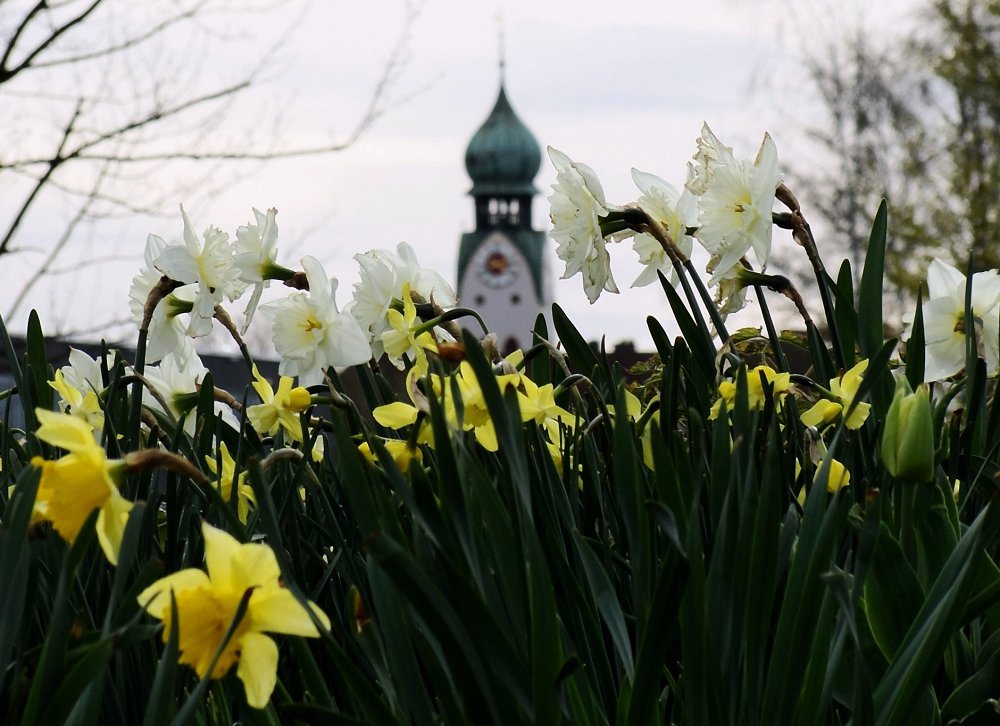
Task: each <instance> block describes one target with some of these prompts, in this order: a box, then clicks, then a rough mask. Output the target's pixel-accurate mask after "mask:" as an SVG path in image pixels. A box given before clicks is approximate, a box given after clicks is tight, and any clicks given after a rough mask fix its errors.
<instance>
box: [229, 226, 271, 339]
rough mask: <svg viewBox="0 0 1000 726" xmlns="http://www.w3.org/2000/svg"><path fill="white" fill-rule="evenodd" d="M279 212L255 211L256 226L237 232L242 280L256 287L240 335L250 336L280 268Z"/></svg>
mask: <svg viewBox="0 0 1000 726" xmlns="http://www.w3.org/2000/svg"><path fill="white" fill-rule="evenodd" d="M277 214H278V210H277V209H274V208H273V207H272V208H271V209H268V210H267V214H263V213H261V212H260V210H258V209H254V210H253V216H254V219H255V220H256V224H246V225H243V226H242V227H240V228H239V229H237V230H236V257H235V263H236V268H237V270H239V275H240V279H241V280H242V281H243V282H245V283H247V284H250V285H253V293H251V295H250V300H249V301H248V302H247V306H246V309H244V311H243V316H244V320H243V325H242V326H241V328H240V333H246V331H247V328H249V327H250V321H251V320H252V319H253V316H254V313H255V312H256V311H257V305H258V303H260V296H261V294H262V293H263V292H264V288H265V287H267V286H268V285H269V284H270V282H271V277H270V275H271V274H272V271H273V270H274V269H275V268H276V260H277V259H278V223H277V221H276V220H275V216H276V215H277Z"/></svg>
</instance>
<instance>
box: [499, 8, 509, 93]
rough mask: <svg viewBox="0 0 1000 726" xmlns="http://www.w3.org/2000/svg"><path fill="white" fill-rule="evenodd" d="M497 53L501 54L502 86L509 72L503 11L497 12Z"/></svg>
mask: <svg viewBox="0 0 1000 726" xmlns="http://www.w3.org/2000/svg"><path fill="white" fill-rule="evenodd" d="M497 51H498V53H499V59H498V60H499V65H500V85H501V86H502V85H503V84H504V80H505V79H504V76H505V74H506V70H507V51H506V48H505V47H504V32H503V11H502V10H498V11H497Z"/></svg>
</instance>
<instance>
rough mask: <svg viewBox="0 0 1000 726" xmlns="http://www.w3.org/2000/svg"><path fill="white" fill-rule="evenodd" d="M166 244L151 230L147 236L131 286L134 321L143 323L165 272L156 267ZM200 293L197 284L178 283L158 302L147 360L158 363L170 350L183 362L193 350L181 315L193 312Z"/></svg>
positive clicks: (148, 343)
mask: <svg viewBox="0 0 1000 726" xmlns="http://www.w3.org/2000/svg"><path fill="white" fill-rule="evenodd" d="M166 248H167V243H166V241H165V240H163V238H161V237H157V236H156V235H155V234H151V235H149V236H148V237H147V238H146V249H145V251H144V253H143V257H144V264H143V266H142V267H141V268H140V269H139V273H138V274H137V275H136V276H135V277H133V278H132V286H131V287H130V288H129V309H130V310H131V312H132V320H133V321H135V324H136V325H137V326H138V325H142V319H143V315H144V311H145V307H146V301H147V300H148V299H149V294H150V292H152V290H153V288H154V287H155V286H156V284H157V283H158V282H159V281H160V278H161V277H162V276H163V273H162V272H160V271H159V270H158V269H156V260H157V258H159V256H160V255H161V254H162V253H163V251H164V250H165V249H166ZM197 295H198V286H197V285H184V286H183V287H179V288H177V289H176V290H174V291H173V292H171V293H170V294H168V295H167V296H166V297H164V298H163V299H162V300H160V302H159V304H157V306H156V308H155V309H154V310H153V317H152V318H151V319H150V321H149V328H148V330H147V333H146V335H147V339H146V362H147V363H155V362H156V361H158V360H160V358H162V357H163V356H164V355H166V354H167V353H170V352H173V353H175V354H176V355H177V356H178V357H179V358H180V360H181V362H182V363H183V362H184V361H186V360H187V358H188V357H189V356H190V355H191V353H193V352H194V346H193V345H192V344H191V340H190V339H189V338H188V336H187V328H186V326H185V325H184V321H183V320H182V319H181V317H180V316H181V315H182V314H184V313H190V312H191V310H192V308H193V307H194V301H195V298H196V297H197Z"/></svg>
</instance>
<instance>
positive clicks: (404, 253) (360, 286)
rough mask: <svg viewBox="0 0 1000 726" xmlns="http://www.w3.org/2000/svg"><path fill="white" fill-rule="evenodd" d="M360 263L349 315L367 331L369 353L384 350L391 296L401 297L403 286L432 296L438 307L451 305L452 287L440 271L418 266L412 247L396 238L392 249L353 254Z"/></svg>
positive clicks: (424, 297) (453, 299) (421, 294)
mask: <svg viewBox="0 0 1000 726" xmlns="http://www.w3.org/2000/svg"><path fill="white" fill-rule="evenodd" d="M354 259H355V260H357V262H358V265H359V266H360V268H361V269H360V281H359V282H356V283H354V300H353V302H352V304H351V307H350V312H351V315H353V316H354V319H355V320H357V321H358V325H360V326H361V328H362V329H363V330H364V331H365V332H366V333H367V334H368V339H369V342H370V343H371V348H372V357H373V358H376V359H378V358H380V357H381V356H382V353H383V352H384V346H383V344H382V335H383V334H384V333H385V332H386V331H387V330H389V318H388V311H389V307H390V306H391V305H392V302H393V300H402V299H403V292H402V291H403V287H404V286H405V285H407V284H408V285H409V286H410V289H411V290H412V291H413V292H415V293H417V294H418V295H420V296H421V297H422V298H423V299H424V300H427V301H431V300H433V301H434V303H435V304H436V305H438V306H439V307H441V308H450V307H453V306H454V305H455V303H456V298H455V291H454V290H453V289H452V287H451V285H449V284H448V283H447V282H446V281H445V279H444V278H443V277H441V275H439V274H438V273H437V272H434V271H433V270H429V269H427V268H424V267H421V266H420V263H419V262H418V261H417V255H416V253H415V252H414V251H413V248H412V247H411V246H410V245H408V244H407V243H406V242H400V243H399V244H398V245H397V246H396V251H395V252H393V251H392V250H386V249H378V250H369V251H368V252H364V253H361V254H357V255H355V256H354Z"/></svg>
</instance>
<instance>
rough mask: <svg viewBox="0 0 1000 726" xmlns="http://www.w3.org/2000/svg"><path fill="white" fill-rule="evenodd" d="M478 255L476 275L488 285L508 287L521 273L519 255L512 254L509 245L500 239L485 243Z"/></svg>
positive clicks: (496, 287)
mask: <svg viewBox="0 0 1000 726" xmlns="http://www.w3.org/2000/svg"><path fill="white" fill-rule="evenodd" d="M478 257H479V264H478V266H477V269H476V277H477V278H479V281H480V282H481V283H483V284H484V285H486V286H487V287H491V288H493V289H500V288H503V287H507V286H508V285H510V284H512V283H513V282H514V281H515V280H516V279H517V278H518V275H520V274H521V266H520V264H519V260H518V259H517V255H516V254H511V250H510V249H509V246H508V245H506V244H504V243H503V242H501V241H499V240H496V241H493V242H489V243H487V244H486V245H484V246H483V248H482V250H481V251H480V253H479V255H478Z"/></svg>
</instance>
